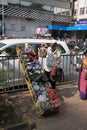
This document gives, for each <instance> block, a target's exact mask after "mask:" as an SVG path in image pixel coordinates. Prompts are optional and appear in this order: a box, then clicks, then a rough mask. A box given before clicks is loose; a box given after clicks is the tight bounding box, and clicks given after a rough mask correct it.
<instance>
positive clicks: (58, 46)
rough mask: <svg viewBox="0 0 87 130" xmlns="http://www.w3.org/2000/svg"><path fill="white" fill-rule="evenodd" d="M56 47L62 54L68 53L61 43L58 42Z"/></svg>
mask: <svg viewBox="0 0 87 130" xmlns="http://www.w3.org/2000/svg"><path fill="white" fill-rule="evenodd" d="M56 49H57V50H58V51H59V52H60V54H62V53H66V51H65V50H64V48H63V47H62V46H61V45H60V44H57V46H56Z"/></svg>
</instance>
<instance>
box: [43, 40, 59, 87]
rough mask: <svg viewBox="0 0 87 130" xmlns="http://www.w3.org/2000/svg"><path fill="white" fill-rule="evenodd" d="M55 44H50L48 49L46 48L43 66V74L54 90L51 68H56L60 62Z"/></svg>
mask: <svg viewBox="0 0 87 130" xmlns="http://www.w3.org/2000/svg"><path fill="white" fill-rule="evenodd" d="M56 44H57V43H54V42H52V43H51V45H50V47H49V48H48V50H47V56H46V62H45V65H44V70H45V74H46V75H47V78H48V80H49V82H50V83H51V86H52V89H55V87H56V81H55V80H52V79H51V77H50V72H51V70H52V69H53V68H57V67H58V65H59V64H60V62H61V57H60V52H58V51H57V50H56ZM55 76H56V75H55Z"/></svg>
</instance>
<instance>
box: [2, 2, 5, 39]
mask: <svg viewBox="0 0 87 130" xmlns="http://www.w3.org/2000/svg"><path fill="white" fill-rule="evenodd" d="M4 21H5V20H4V1H3V0H2V38H3V37H4V35H5V34H4V29H5V27H4Z"/></svg>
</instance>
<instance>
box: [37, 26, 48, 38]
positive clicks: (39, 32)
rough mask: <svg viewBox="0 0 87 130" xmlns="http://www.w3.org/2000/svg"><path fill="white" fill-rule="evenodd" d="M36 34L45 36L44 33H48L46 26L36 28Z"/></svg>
mask: <svg viewBox="0 0 87 130" xmlns="http://www.w3.org/2000/svg"><path fill="white" fill-rule="evenodd" d="M36 34H39V35H41V36H45V35H46V34H50V32H49V30H48V28H36Z"/></svg>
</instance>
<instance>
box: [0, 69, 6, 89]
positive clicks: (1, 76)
mask: <svg viewBox="0 0 87 130" xmlns="http://www.w3.org/2000/svg"><path fill="white" fill-rule="evenodd" d="M7 80H8V71H6V70H0V88H4V87H6V86H7V82H6V81H7Z"/></svg>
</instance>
